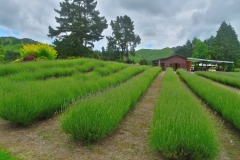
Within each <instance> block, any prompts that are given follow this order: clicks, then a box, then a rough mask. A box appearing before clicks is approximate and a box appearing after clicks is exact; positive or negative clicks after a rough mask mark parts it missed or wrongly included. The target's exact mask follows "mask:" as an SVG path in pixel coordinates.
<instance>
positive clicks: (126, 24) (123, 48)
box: [107, 15, 141, 62]
mask: <svg viewBox="0 0 240 160" xmlns="http://www.w3.org/2000/svg"><path fill="white" fill-rule="evenodd" d="M111 26H112V30H113V32H112V37H111V36H108V37H107V40H108V46H109V48H111V49H113V50H115V51H116V52H118V51H119V53H120V55H121V60H122V61H123V62H124V61H125V62H126V61H128V60H129V53H132V52H134V51H135V48H136V46H137V45H138V44H140V43H141V39H140V37H139V35H136V34H135V33H134V25H133V21H132V20H131V18H130V17H128V16H126V15H125V16H123V17H122V16H120V17H117V19H116V21H111Z"/></svg>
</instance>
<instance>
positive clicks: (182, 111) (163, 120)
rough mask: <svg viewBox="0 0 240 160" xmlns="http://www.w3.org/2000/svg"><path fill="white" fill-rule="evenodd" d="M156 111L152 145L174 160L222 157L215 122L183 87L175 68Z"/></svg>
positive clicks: (165, 80) (167, 76) (166, 79)
mask: <svg viewBox="0 0 240 160" xmlns="http://www.w3.org/2000/svg"><path fill="white" fill-rule="evenodd" d="M161 87H162V88H161V92H160V94H159V99H158V102H157V105H156V108H155V110H154V116H153V120H152V125H151V132H150V145H151V146H152V148H153V149H155V150H158V151H161V152H162V153H163V154H164V155H165V156H166V157H167V158H172V159H213V158H214V157H216V156H217V155H218V143H217V140H216V138H215V130H214V124H213V121H212V120H211V119H210V118H209V116H208V115H207V114H206V111H205V110H204V109H203V108H202V107H201V105H200V101H199V100H198V99H196V98H195V97H194V96H193V95H192V93H191V92H189V91H188V90H187V89H186V88H185V87H184V86H182V84H181V82H180V81H179V79H178V77H177V75H176V74H175V73H174V72H173V70H172V68H168V69H167V71H166V72H165V74H164V77H163V82H162V86H161Z"/></svg>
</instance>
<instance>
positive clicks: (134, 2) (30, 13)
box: [0, 0, 240, 49]
mask: <svg viewBox="0 0 240 160" xmlns="http://www.w3.org/2000/svg"><path fill="white" fill-rule="evenodd" d="M0 1H2V3H1V5H0V36H14V37H18V38H31V39H33V40H37V41H40V42H48V43H51V42H52V41H53V39H50V38H48V37H47V34H48V26H49V25H50V26H52V27H53V28H55V27H56V26H57V25H58V24H57V23H56V21H55V18H54V17H55V16H57V17H58V16H59V15H58V14H57V13H56V12H55V11H54V8H56V9H59V2H61V1H62V0H0ZM97 10H99V11H100V13H101V16H105V18H106V19H107V21H108V24H109V23H110V21H111V20H115V19H116V17H117V16H124V15H128V16H129V17H130V18H131V19H132V21H134V25H135V33H136V34H138V35H139V36H140V37H141V39H142V41H141V44H140V45H139V46H138V47H137V49H142V48H150V49H162V48H165V47H174V46H178V45H183V44H184V43H185V42H186V41H187V40H188V39H190V40H191V39H192V38H193V37H195V36H196V37H198V38H200V39H201V40H204V39H206V38H209V37H210V36H211V35H213V36H215V35H216V31H217V30H218V28H219V27H220V24H221V23H222V21H225V22H226V23H230V24H231V25H232V27H233V28H234V29H235V31H236V33H237V35H238V36H239V37H240V0H99V1H98V5H97ZM111 33H112V29H111V26H110V25H109V26H108V29H106V30H104V32H103V35H104V36H110V35H111ZM239 39H240V38H239ZM106 45H107V41H106V38H104V39H103V40H101V41H99V42H97V43H95V49H100V48H101V47H102V46H106Z"/></svg>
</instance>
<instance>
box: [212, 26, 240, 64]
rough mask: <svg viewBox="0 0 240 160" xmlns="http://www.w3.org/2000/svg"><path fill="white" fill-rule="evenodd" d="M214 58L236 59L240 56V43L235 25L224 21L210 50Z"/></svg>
mask: <svg viewBox="0 0 240 160" xmlns="http://www.w3.org/2000/svg"><path fill="white" fill-rule="evenodd" d="M210 53H211V57H212V59H219V60H226V61H236V60H237V59H239V58H240V43H239V41H238V38H237V34H236V32H235V30H234V29H233V27H232V26H231V25H230V24H229V25H227V23H226V22H222V24H221V26H220V28H219V29H218V31H217V35H216V37H215V38H214V41H213V47H212V49H211V51H210Z"/></svg>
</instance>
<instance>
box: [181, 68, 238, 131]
mask: <svg viewBox="0 0 240 160" xmlns="http://www.w3.org/2000/svg"><path fill="white" fill-rule="evenodd" d="M178 73H179V74H180V76H181V77H182V79H183V80H184V81H185V82H186V83H187V85H188V86H189V87H190V88H191V89H192V90H193V91H194V92H195V93H196V94H197V95H198V96H199V97H201V98H202V99H203V100H204V101H206V103H207V104H209V106H211V107H212V108H213V109H214V110H216V111H217V112H219V113H221V114H222V116H223V117H224V118H225V119H227V120H229V121H230V122H232V123H233V124H234V125H235V126H236V127H237V128H238V129H240V95H239V94H238V93H236V92H233V91H231V90H228V89H225V88H222V87H220V86H218V85H216V84H214V83H212V82H211V81H209V80H207V79H205V78H203V77H200V76H197V75H194V74H191V73H188V72H186V71H184V70H178Z"/></svg>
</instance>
